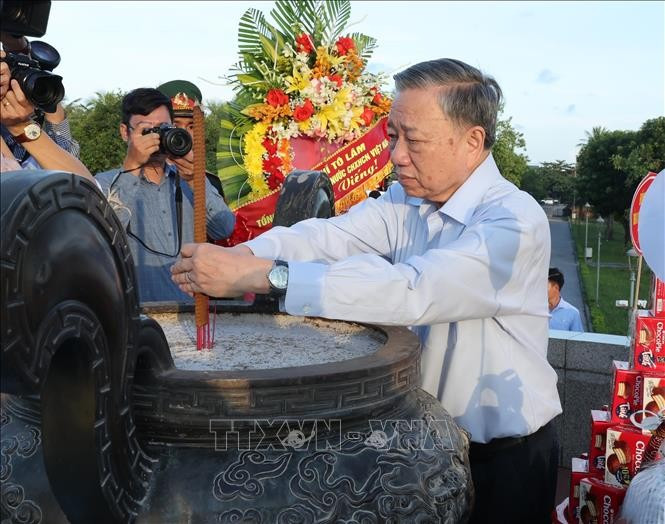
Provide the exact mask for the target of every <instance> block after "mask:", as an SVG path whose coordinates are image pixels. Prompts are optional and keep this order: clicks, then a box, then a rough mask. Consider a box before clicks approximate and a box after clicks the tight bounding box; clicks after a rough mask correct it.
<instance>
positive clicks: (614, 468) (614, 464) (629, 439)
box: [605, 426, 651, 486]
mask: <svg viewBox="0 0 665 524" xmlns="http://www.w3.org/2000/svg"><path fill="white" fill-rule="evenodd" d="M649 440H651V436H650V435H644V434H643V433H642V432H641V431H639V430H638V429H636V428H631V427H627V426H614V427H611V428H609V429H608V430H607V440H606V443H605V482H607V483H608V484H613V485H615V486H628V485H629V484H630V481H631V480H632V479H633V477H634V476H635V475H636V474H637V472H638V471H639V470H640V468H641V467H642V461H643V460H644V458H645V456H644V452H645V451H646V449H647V445H648V444H649Z"/></svg>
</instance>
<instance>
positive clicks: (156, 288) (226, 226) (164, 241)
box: [96, 165, 235, 302]
mask: <svg viewBox="0 0 665 524" xmlns="http://www.w3.org/2000/svg"><path fill="white" fill-rule="evenodd" d="M119 173H120V169H119V168H118V169H113V170H110V171H105V172H103V173H99V174H97V175H96V179H97V181H98V182H99V184H100V185H101V187H102V192H103V193H104V195H105V196H106V198H107V199H108V200H109V202H110V203H111V206H112V207H113V209H114V211H115V212H116V214H117V215H118V218H119V219H120V221H121V223H122V224H123V226H124V227H125V229H126V230H127V233H128V234H127V237H128V240H129V246H130V249H131V251H132V257H133V258H134V264H135V267H136V272H137V280H138V288H139V300H140V301H141V302H153V301H178V302H191V300H192V299H191V298H190V297H189V296H188V295H187V294H185V293H183V292H182V291H180V289H179V288H178V286H176V285H175V284H174V283H173V282H172V280H171V270H170V268H171V265H172V264H173V263H174V262H175V258H176V256H177V255H178V252H179V248H180V247H181V245H183V244H186V243H188V242H193V241H194V193H193V191H192V188H191V187H190V186H189V184H188V183H187V182H185V181H184V180H181V181H180V187H181V189H182V242H180V241H179V238H178V220H177V212H176V203H175V193H176V184H177V179H178V177H177V176H176V175H177V170H176V168H175V167H173V166H170V165H167V166H166V167H165V169H164V177H163V178H162V181H161V182H160V183H159V184H156V183H154V182H151V181H150V180H148V179H147V178H146V177H145V176H144V175H143V174H140V175H139V176H136V175H133V174H131V173H122V174H119ZM206 222H207V232H208V236H209V237H211V238H213V239H214V240H218V239H222V238H226V237H228V236H229V235H230V234H231V232H232V231H233V227H234V225H235V215H234V214H233V213H232V212H231V210H230V209H229V208H228V206H227V205H226V203H225V202H224V200H223V199H222V197H221V196H220V195H219V193H218V192H217V191H216V190H215V188H214V187H213V186H212V184H211V183H210V182H209V181H208V180H207V179H206ZM141 243H143V244H144V245H142V244H141ZM146 246H147V247H148V248H150V249H147V248H146ZM151 250H152V251H151Z"/></svg>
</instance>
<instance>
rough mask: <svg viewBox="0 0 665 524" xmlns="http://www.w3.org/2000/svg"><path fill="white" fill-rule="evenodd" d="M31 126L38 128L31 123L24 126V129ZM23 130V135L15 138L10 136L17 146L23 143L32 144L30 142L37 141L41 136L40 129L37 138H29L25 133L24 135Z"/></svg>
mask: <svg viewBox="0 0 665 524" xmlns="http://www.w3.org/2000/svg"><path fill="white" fill-rule="evenodd" d="M31 125H34V126H37V127H39V126H38V125H37V124H35V123H34V122H31V123H29V124H26V126H25V128H27V127H28V126H31ZM25 128H23V129H24V131H23V133H21V134H20V135H17V136H14V135H12V138H13V139H14V141H15V142H16V143H17V144H23V143H25V142H32V141H34V140H37V139H38V138H39V137H40V136H41V134H42V133H41V128H39V133H38V134H37V136H36V137H34V138H30V137H29V136H28V135H26V133H25Z"/></svg>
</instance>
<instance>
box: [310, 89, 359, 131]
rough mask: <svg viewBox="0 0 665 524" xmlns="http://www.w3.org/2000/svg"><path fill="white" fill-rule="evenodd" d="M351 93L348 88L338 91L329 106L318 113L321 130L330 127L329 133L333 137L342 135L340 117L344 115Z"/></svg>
mask: <svg viewBox="0 0 665 524" xmlns="http://www.w3.org/2000/svg"><path fill="white" fill-rule="evenodd" d="M350 97H351V92H350V90H349V88H348V87H345V88H343V89H340V90H339V91H338V92H337V95H336V96H335V99H334V100H333V101H332V103H331V104H328V105H327V106H325V107H324V108H322V109H321V111H319V113H318V116H319V119H320V120H321V129H323V130H324V131H325V130H326V129H327V128H328V127H330V130H329V131H330V132H332V133H333V134H334V135H335V136H339V135H342V134H344V131H345V129H344V124H343V122H342V117H343V116H344V114H345V113H346V103H347V101H348V100H350Z"/></svg>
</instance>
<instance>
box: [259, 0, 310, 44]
mask: <svg viewBox="0 0 665 524" xmlns="http://www.w3.org/2000/svg"><path fill="white" fill-rule="evenodd" d="M317 3H318V2H315V1H312V0H295V1H294V0H277V1H276V2H275V7H274V8H273V9H272V10H271V11H270V14H271V15H272V17H273V18H274V20H275V22H277V26H278V27H279V28H280V29H281V30H282V32H283V33H284V34H286V35H296V34H297V33H299V32H300V31H304V32H305V33H308V34H309V35H314V33H315V27H316V23H317ZM289 43H293V39H291V40H290V41H289Z"/></svg>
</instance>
